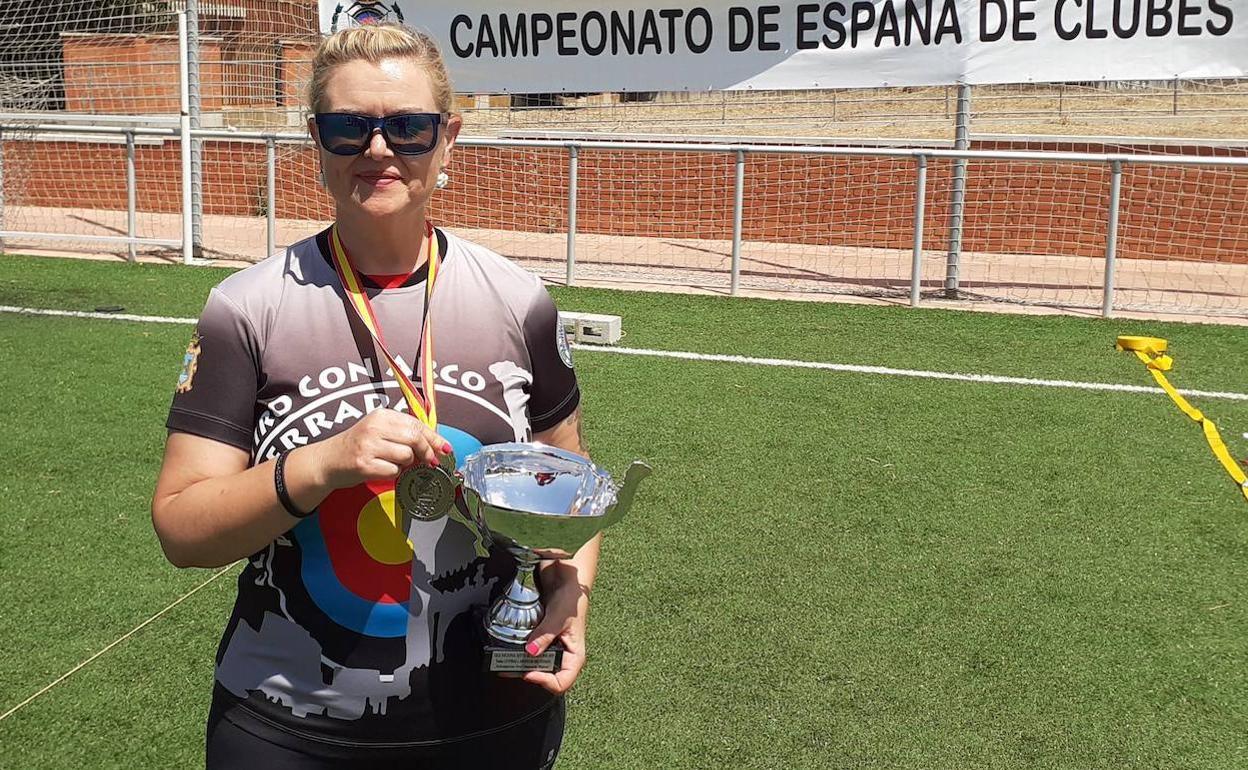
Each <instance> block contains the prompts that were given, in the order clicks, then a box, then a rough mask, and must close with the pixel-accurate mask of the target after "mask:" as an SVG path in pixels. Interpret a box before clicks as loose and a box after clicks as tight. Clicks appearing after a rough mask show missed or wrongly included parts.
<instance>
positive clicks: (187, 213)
mask: <svg viewBox="0 0 1248 770" xmlns="http://www.w3.org/2000/svg"><path fill="white" fill-rule="evenodd" d="M186 16H187V13H186V11H183V12H182V13H179V14H178V81H179V82H178V110H179V114H178V137H179V139H180V141H181V148H180V149H181V152H182V262H183V264H187V265H189V264H192V263H193V262H194V261H195V245H194V244H195V240H194V235H193V231H192V228H191V106H190V105H191V94H190V76H189V75H188V74H187V68H188V64H187V58H188V56H189V54H188V53H187V47H188V46H187V43H186V35H187V31H186V27H187V24H186Z"/></svg>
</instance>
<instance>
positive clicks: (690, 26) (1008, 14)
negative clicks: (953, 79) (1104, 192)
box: [450, 0, 1234, 59]
mask: <svg viewBox="0 0 1248 770" xmlns="http://www.w3.org/2000/svg"><path fill="white" fill-rule="evenodd" d="M963 4H964V5H965V3H963ZM978 5H979V21H978V24H972V25H971V26H972V28H971V29H967V28H966V26H965V25H964V21H963V19H961V18H959V14H958V2H957V1H956V0H890V2H884V3H876V2H871V1H870V0H857V2H832V3H826V4H820V3H803V4H799V5H797V6H795V7H793V8H792V13H793V18H792V19H791V20H790V21H789V22H788V23H785V24H783V25H782V16H781V14H782V9H781V7H780V6H778V5H760V6H732V7H729V8H728V12H727V17H726V21H721V26H723V27H724V28H723V29H717V28H716V23H715V20H714V17H713V16H712V14H711V12H710V11H708V10H707V9H706V8H702V7H694V8H658V9H655V8H648V9H645V10H641V11H636V10H629V11H616V10H611V11H597V10H591V11H584V12H579V13H578V12H565V13H553V14H551V13H497V14H480V15H478V16H468V15H466V14H459V15H457V16H455V17H454V18H453V19H452V20H451V28H450V40H451V47H452V49H453V50H454V51H455V55H456V56H458V57H460V58H461V59H462V58H469V57H474V58H481V57H492V58H500V59H504V58H522V57H536V56H540V55H542V54H547V55H549V54H552V53H553V54H555V55H558V56H580V55H589V56H600V55H611V56H619V55H628V56H640V55H649V54H674V53H685V52H687V53H693V54H704V53H707V52H708V51H710V50H711V49H712V47H715V48H717V49H718V50H726V51H729V52H733V53H737V52H743V51H750V50H755V51H780V50H784V49H797V50H806V49H814V48H827V49H839V48H846V47H848V48H857V47H860V46H862V47H865V46H873V47H876V48H879V47H883V46H894V47H902V46H911V45H923V46H929V45H940V44H942V43H946V42H949V43H962V42H964V41H965V40H968V39H971V38H972V36H974V39H977V40H979V41H980V42H984V43H993V42H997V41H1000V40H1012V41H1019V42H1022V41H1028V40H1035V39H1037V37H1038V35H1037V29H1040V28H1041V26H1042V25H1049V26H1050V27H1051V28H1052V30H1053V31H1054V32H1055V33H1056V35H1057V37H1058V38H1060V39H1062V40H1067V41H1070V40H1078V39H1087V40H1096V39H1102V38H1111V37H1113V38H1119V39H1130V38H1136V37H1152V38H1158V37H1166V36H1171V35H1178V36H1183V37H1191V36H1199V35H1211V36H1215V37H1220V36H1223V35H1226V34H1227V33H1228V32H1230V31H1231V26H1232V24H1233V23H1234V14H1233V12H1232V9H1231V4H1230V0H1056V2H1054V3H1053V4H1052V5H1049V3H1047V2H1044V3H1042V2H1041V0H978ZM1045 6H1048V7H1047V8H1046V7H1045ZM1104 6H1112V8H1111V13H1109V14H1108V15H1107V14H1105V13H1104V11H1103V9H1104ZM1049 10H1051V14H1049V13H1046V12H1045V11H1049ZM1045 17H1048V18H1045ZM782 26H783V27H784V28H785V29H788V30H790V31H789V36H790V39H788V40H783V39H781V38H782V37H784V35H782V33H781V29H782Z"/></svg>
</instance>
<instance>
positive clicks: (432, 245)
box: [329, 222, 439, 431]
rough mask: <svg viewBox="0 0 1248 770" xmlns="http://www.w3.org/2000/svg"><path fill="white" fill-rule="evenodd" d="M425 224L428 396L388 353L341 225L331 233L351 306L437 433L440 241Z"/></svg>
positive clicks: (423, 361)
mask: <svg viewBox="0 0 1248 770" xmlns="http://www.w3.org/2000/svg"><path fill="white" fill-rule="evenodd" d="M425 224H426V227H427V232H426V237H427V238H428V239H429V277H428V278H427V279H425V314H424V322H423V323H422V324H421V335H420V350H419V351H418V353H417V355H418V356H419V357H420V381H421V383H422V384H423V385H424V393H421V391H420V389H419V388H417V387H416V385H415V384H414V383H413V382H412V380H411V378H410V377H408V376H407V374H406V373H404V371H403V368H402V367H400V366H399V362H398V361H396V360H395V358H394V356H392V355H390V351H389V350H387V349H386V343H385V340H384V339H383V338H382V336H381V324H380V323H379V322H378V321H377V316H376V315H374V314H373V306H372V304H371V303H369V301H368V295H367V294H365V293H364V289H363V287H362V286H361V284H360V276H359V273H357V272H356V271H355V268H353V267H352V266H351V262H350V261H349V260H348V259H347V250H346V249H344V248H343V247H342V240H341V239H339V238H338V225H337V224H335V225H334V226H333V228H332V229H331V230H330V234H329V242H330V246H331V250H332V251H333V253H334V269H335V270H336V271H337V272H338V280H340V281H342V288H343V289H344V290H345V291H346V292H347V299H349V300H351V306H352V307H353V308H355V312H356V315H358V316H359V317H360V320H361V321H362V322H363V323H364V326H366V327H367V328H368V331H369V333H370V334H372V335H373V341H374V342H376V343H377V349H378V350H380V351H381V354H382V355H383V356H385V357H386V361H387V362H388V363H389V364H390V371H392V372H394V378H395V379H396V380H398V383H399V390H401V391H403V398H404V400H406V401H407V406H408V408H409V409H411V411H412V414H413V415H414V416H416V417H418V418H419V419H420V421H421V422H423V423H424V424H425V425H427V426H428V427H429V428H430V430H435V431H436V430H437V429H438V408H437V395H436V394H435V393H434V388H433V316H432V315H431V314H430V312H429V307H430V305H431V304H432V300H433V283H434V281H435V280H437V276H438V262H439V259H438V239H437V238H435V237H434V236H433V225H432V224H430V223H428V222H426V223H425Z"/></svg>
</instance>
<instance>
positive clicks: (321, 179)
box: [316, 168, 325, 187]
mask: <svg viewBox="0 0 1248 770" xmlns="http://www.w3.org/2000/svg"><path fill="white" fill-rule="evenodd" d="M316 182H317V184H319V185H320V186H321V187H324V186H325V169H323V168H322V169H319V170H318V171H317V172H316Z"/></svg>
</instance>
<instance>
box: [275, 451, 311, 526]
mask: <svg viewBox="0 0 1248 770" xmlns="http://www.w3.org/2000/svg"><path fill="white" fill-rule="evenodd" d="M289 454H290V452H282V453H281V454H280V455H278V456H277V462H276V463H274V464H273V487H274V488H275V489H277V501H278V502H279V503H281V504H282V507H283V508H285V509H286V512H287V513H289V514H290V515H291V516H294V517H295V518H296V519H306V518H307V517H309V516H311V515H312V511H315V510H316V509H315V508H313V509H312V510H311V511H307V512H306V513H305V512H304V511H301V510H299V507H298V506H296V505H295V501H294V500H291V499H290V492H288V491H287V490H286V456H287V455H289Z"/></svg>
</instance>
